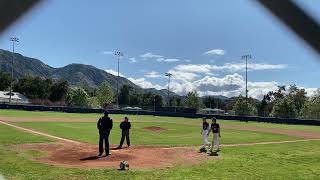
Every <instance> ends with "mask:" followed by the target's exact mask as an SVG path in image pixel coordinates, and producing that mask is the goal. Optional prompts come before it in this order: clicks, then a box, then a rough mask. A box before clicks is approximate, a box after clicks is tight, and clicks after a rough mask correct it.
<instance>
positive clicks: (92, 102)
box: [88, 96, 101, 108]
mask: <svg viewBox="0 0 320 180" xmlns="http://www.w3.org/2000/svg"><path fill="white" fill-rule="evenodd" d="M88 106H89V107H90V108H101V106H100V103H99V100H98V98H97V97H95V96H93V97H89V98H88Z"/></svg>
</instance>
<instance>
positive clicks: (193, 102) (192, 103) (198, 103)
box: [185, 91, 204, 110]
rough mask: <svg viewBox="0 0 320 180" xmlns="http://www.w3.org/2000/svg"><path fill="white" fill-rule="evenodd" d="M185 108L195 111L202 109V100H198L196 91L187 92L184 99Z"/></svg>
mask: <svg viewBox="0 0 320 180" xmlns="http://www.w3.org/2000/svg"><path fill="white" fill-rule="evenodd" d="M185 106H186V107H189V108H195V109H197V110H199V109H201V108H203V107H204V104H203V102H202V100H201V99H200V98H199V95H198V93H197V91H192V92H189V93H188V94H187V96H186V99H185Z"/></svg>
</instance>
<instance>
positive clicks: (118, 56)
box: [114, 51, 123, 108]
mask: <svg viewBox="0 0 320 180" xmlns="http://www.w3.org/2000/svg"><path fill="white" fill-rule="evenodd" d="M114 55H115V56H117V59H118V77H117V108H119V78H120V58H121V57H122V56H123V53H122V52H120V51H116V52H115V53H114Z"/></svg>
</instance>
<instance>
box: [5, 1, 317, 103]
mask: <svg viewBox="0 0 320 180" xmlns="http://www.w3.org/2000/svg"><path fill="white" fill-rule="evenodd" d="M296 2H298V3H299V4H301V5H303V7H304V8H306V9H308V10H309V11H310V12H313V15H314V16H315V17H316V18H317V19H318V20H319V19H320V2H319V1H312V0H306V1H302V0H299V1H296ZM10 36H17V37H19V38H20V41H21V42H20V43H19V45H18V46H17V49H16V50H17V52H19V53H21V54H23V55H26V56H30V57H35V58H38V59H40V60H42V61H43V62H45V63H46V64H49V65H51V66H53V67H62V66H64V65H67V64H70V63H84V64H90V65H94V66H96V67H98V68H100V69H104V70H108V71H109V72H112V71H116V70H117V62H116V59H115V57H114V56H113V55H112V53H110V52H114V51H116V50H120V51H123V52H124V54H125V57H124V58H123V59H122V60H121V70H120V71H121V74H123V75H124V76H125V77H127V78H129V79H130V80H132V81H133V82H134V83H136V84H138V85H140V86H142V87H155V88H158V89H160V88H165V87H166V86H167V79H166V78H165V77H164V76H163V74H164V73H165V72H171V73H173V74H174V75H173V77H172V90H173V91H175V92H177V93H179V94H185V93H187V92H188V91H191V90H197V91H198V92H199V93H200V94H201V95H211V94H212V95H217V94H222V95H226V96H234V95H238V94H243V93H244V82H245V79H244V77H245V74H244V71H243V69H244V68H243V67H244V66H243V65H244V64H243V63H244V61H243V60H242V59H241V56H242V55H243V54H246V53H250V54H251V55H252V59H251V60H250V62H249V70H250V71H249V79H248V80H249V95H250V96H253V97H257V98H261V95H262V94H263V93H266V92H267V91H269V90H274V89H275V88H276V86H277V85H282V84H284V85H289V84H297V85H298V86H301V87H305V88H308V91H310V92H311V91H312V90H314V89H313V88H317V87H320V81H315V79H317V78H318V77H319V75H320V72H319V70H318V69H319V67H320V61H319V56H318V55H317V54H315V53H314V52H313V51H312V50H311V49H310V48H309V47H308V46H306V44H305V43H304V42H302V41H301V40H300V39H298V38H297V37H296V36H295V35H294V34H293V33H291V31H290V30H288V29H287V28H286V27H284V26H283V25H282V24H281V23H279V22H278V21H277V20H276V19H275V18H274V17H273V16H271V15H270V14H269V13H268V12H267V11H265V10H264V9H263V8H262V7H261V6H260V5H259V4H257V3H256V2H254V1H247V0H235V1H231V0H227V1H213V0H202V1H196V0H162V1H154V0H138V1H124V0H117V1H102V0H101V1H91V2H90V1H84V0H83V1H76V0H68V1H62V0H55V1H49V2H46V3H42V4H41V5H40V6H38V7H37V8H36V9H34V10H33V11H32V12H31V13H29V14H28V15H27V16H25V17H24V18H23V19H21V20H20V21H19V22H18V23H17V24H15V25H14V26H12V27H11V28H9V29H8V30H7V31H6V32H5V33H3V34H1V35H0V48H1V49H9V50H10V48H11V45H10V42H9V40H8V39H9V37H10Z"/></svg>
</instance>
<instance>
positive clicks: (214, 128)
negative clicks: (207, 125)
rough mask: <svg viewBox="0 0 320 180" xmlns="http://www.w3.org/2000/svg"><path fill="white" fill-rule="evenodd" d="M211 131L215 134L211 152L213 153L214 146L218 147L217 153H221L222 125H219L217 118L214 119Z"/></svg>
mask: <svg viewBox="0 0 320 180" xmlns="http://www.w3.org/2000/svg"><path fill="white" fill-rule="evenodd" d="M211 131H212V133H213V140H212V144H211V147H210V152H212V149H213V148H214V146H216V148H217V149H216V151H217V152H218V151H220V144H219V138H220V137H221V134H220V125H219V124H218V123H217V119H216V118H215V117H213V118H212V124H211Z"/></svg>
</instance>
